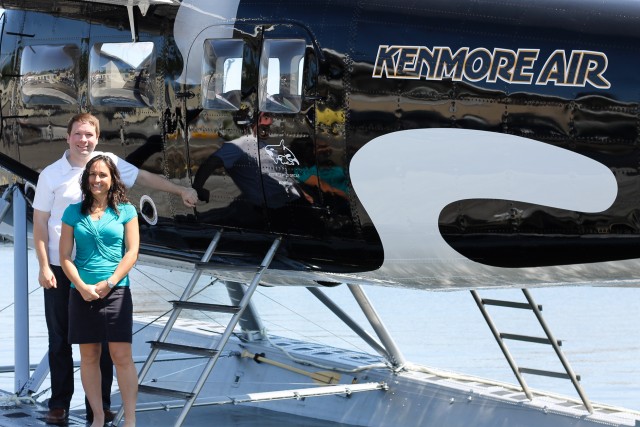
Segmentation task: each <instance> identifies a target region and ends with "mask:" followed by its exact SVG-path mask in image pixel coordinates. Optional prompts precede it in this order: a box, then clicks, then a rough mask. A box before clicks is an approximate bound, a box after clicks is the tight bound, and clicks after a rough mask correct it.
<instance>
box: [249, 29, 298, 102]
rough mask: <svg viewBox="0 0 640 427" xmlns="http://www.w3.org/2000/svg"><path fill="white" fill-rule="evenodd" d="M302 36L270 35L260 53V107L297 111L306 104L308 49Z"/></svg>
mask: <svg viewBox="0 0 640 427" xmlns="http://www.w3.org/2000/svg"><path fill="white" fill-rule="evenodd" d="M305 47H306V43H305V41H304V40H302V39H287V40H281V39H267V40H265V41H264V43H263V45H262V56H261V57H260V87H259V103H260V105H259V108H260V110H261V111H265V112H271V113H297V112H299V111H300V108H301V106H302V81H303V70H304V51H305Z"/></svg>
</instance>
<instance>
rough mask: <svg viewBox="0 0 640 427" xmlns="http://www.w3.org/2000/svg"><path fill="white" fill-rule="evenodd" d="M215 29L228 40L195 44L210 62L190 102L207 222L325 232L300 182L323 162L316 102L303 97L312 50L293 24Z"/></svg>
mask: <svg viewBox="0 0 640 427" xmlns="http://www.w3.org/2000/svg"><path fill="white" fill-rule="evenodd" d="M223 27H224V28H223ZM212 30H214V31H215V32H217V34H222V35H223V36H222V37H206V38H204V39H203V40H202V41H201V42H199V41H196V42H195V44H194V46H193V47H192V49H195V48H197V47H198V45H199V44H200V43H202V47H201V51H202V59H201V64H198V65H195V64H190V65H189V67H191V68H192V70H193V68H194V67H196V66H199V67H200V80H199V82H197V83H199V84H194V85H193V86H192V87H190V88H189V90H190V91H191V92H192V93H193V94H194V96H188V97H185V111H186V122H187V124H188V146H189V155H190V161H191V172H192V179H193V187H194V188H196V190H197V191H198V193H199V198H200V199H201V200H205V201H206V203H205V204H203V205H200V206H199V207H198V208H197V213H198V220H199V221H202V222H205V223H209V224H213V225H221V226H228V227H239V228H248V229H252V230H256V231H274V232H286V233H294V234H303V235H314V234H317V233H319V232H321V230H320V228H319V224H318V223H317V219H314V218H317V217H318V213H317V212H318V210H317V208H316V207H315V205H314V199H313V197H312V195H311V194H310V193H311V192H310V191H305V190H304V189H303V186H302V185H301V183H300V182H299V180H298V179H297V177H298V176H299V172H300V171H299V168H301V167H303V166H304V165H305V162H306V164H308V165H309V166H311V167H314V163H315V162H314V160H313V156H314V155H315V145H314V143H315V141H314V132H313V129H314V119H313V115H314V111H313V107H314V101H313V99H312V98H311V97H309V99H305V96H304V91H305V90H309V89H308V88H310V87H311V86H312V85H311V84H309V82H311V81H313V79H310V78H309V76H308V70H309V69H316V68H315V67H309V66H308V63H309V61H313V60H314V56H313V54H311V53H310V52H313V49H311V48H310V46H311V43H309V42H308V41H307V39H306V38H305V37H304V32H303V31H302V30H301V29H292V27H291V26H290V25H288V26H286V27H284V28H282V29H280V28H278V26H269V27H265V26H260V25H247V26H244V27H243V26H239V25H236V26H235V27H234V28H233V29H230V28H229V27H228V26H216V27H215V28H213V29H212ZM223 30H224V31H223ZM190 59H191V57H190ZM194 83H196V82H194Z"/></svg>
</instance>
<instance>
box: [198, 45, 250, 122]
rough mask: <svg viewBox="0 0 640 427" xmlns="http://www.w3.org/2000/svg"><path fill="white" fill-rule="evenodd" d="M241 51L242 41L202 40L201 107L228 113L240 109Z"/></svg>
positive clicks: (242, 47)
mask: <svg viewBox="0 0 640 427" xmlns="http://www.w3.org/2000/svg"><path fill="white" fill-rule="evenodd" d="M243 50H244V41H242V40H237V39H236V40H233V39H217V40H213V39H209V40H205V41H204V61H202V108H204V109H211V110H228V111H236V110H238V109H240V98H241V97H240V89H241V83H242V52H243Z"/></svg>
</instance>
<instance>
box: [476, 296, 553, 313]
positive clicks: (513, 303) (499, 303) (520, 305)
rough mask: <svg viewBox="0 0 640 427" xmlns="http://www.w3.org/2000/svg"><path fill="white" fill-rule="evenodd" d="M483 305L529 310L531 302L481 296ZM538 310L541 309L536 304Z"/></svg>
mask: <svg viewBox="0 0 640 427" xmlns="http://www.w3.org/2000/svg"><path fill="white" fill-rule="evenodd" d="M482 303H483V304H484V305H495V306H498V307H510V308H520V309H523V310H531V304H529V303H526V302H516V301H504V300H499V299H491V298H482ZM538 310H540V311H542V306H541V305H540V304H538Z"/></svg>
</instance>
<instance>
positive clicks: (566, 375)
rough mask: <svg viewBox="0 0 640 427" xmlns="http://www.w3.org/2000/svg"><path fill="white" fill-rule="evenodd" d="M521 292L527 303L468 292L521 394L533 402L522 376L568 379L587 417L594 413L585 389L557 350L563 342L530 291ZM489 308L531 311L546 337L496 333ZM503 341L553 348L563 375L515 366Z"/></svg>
mask: <svg viewBox="0 0 640 427" xmlns="http://www.w3.org/2000/svg"><path fill="white" fill-rule="evenodd" d="M522 292H523V293H524V296H525V298H526V299H527V302H526V303H523V302H513V301H503V300H495V299H486V298H485V299H483V298H480V295H479V294H478V292H477V291H475V290H472V291H471V295H473V299H474V300H475V302H476V304H477V305H478V308H479V309H480V311H481V312H482V316H483V317H484V319H485V321H486V322H487V325H488V326H489V329H491V332H492V333H493V336H494V338H495V339H496V341H497V342H498V345H499V346H500V350H502V353H503V354H504V356H505V358H506V359H507V362H508V363H509V366H510V367H511V370H512V371H513V374H514V375H515V376H516V378H517V379H518V382H519V383H520V386H521V387H522V391H523V392H524V394H525V395H526V396H527V398H528V399H529V400H533V393H532V392H531V390H530V389H529V387H528V386H527V383H526V382H525V380H524V378H523V377H522V374H532V375H542V376H547V377H554V378H563V379H569V380H571V382H572V384H573V386H574V388H575V389H576V392H577V393H578V395H579V396H580V399H581V400H582V404H583V405H584V407H585V408H586V409H587V411H589V413H590V414H593V407H592V406H591V402H590V401H589V399H588V397H587V395H586V394H585V392H584V390H583V389H582V387H581V386H580V382H579V381H580V376H578V375H576V374H575V373H574V372H573V369H572V368H571V365H570V364H569V361H568V360H567V359H566V357H565V356H564V353H563V352H562V350H561V349H560V346H561V345H562V342H561V341H558V340H556V339H555V338H554V337H553V334H552V333H551V329H549V326H548V325H547V323H546V322H545V320H544V318H543V317H542V306H541V305H538V304H536V303H535V301H534V300H533V297H532V296H531V293H530V292H529V290H527V289H522ZM488 305H492V306H500V307H508V308H517V309H524V310H531V311H533V313H534V314H535V316H536V319H537V320H538V323H540V326H541V327H542V329H543V331H544V333H545V335H546V338H543V337H533V336H528V335H519V334H511V333H502V332H500V331H498V328H497V327H496V325H495V323H494V322H493V320H492V319H491V316H489V312H488V311H487V309H486V306H488ZM505 340H516V341H525V342H531V343H537V344H547V345H550V346H551V347H553V350H554V351H555V353H556V355H557V356H558V359H559V360H560V363H562V366H563V367H564V370H565V372H553V371H547V370H541V369H530V368H523V367H519V366H518V365H516V362H515V360H514V359H513V356H512V355H511V353H510V352H509V349H508V348H507V345H506V343H505Z"/></svg>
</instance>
